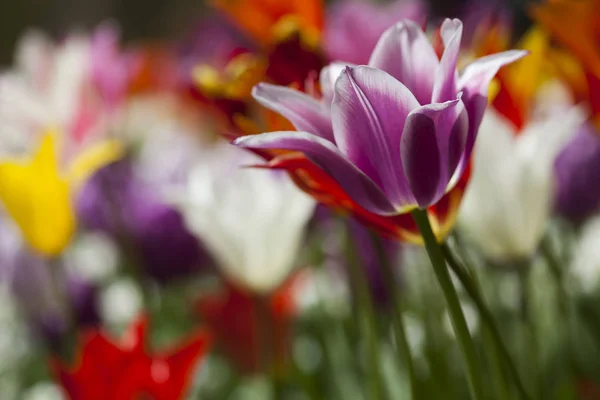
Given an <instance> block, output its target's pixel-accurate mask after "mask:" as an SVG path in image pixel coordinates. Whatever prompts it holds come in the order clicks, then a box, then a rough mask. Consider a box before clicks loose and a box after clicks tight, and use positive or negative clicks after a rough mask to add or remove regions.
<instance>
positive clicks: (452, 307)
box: [411, 209, 484, 400]
mask: <svg viewBox="0 0 600 400" xmlns="http://www.w3.org/2000/svg"><path fill="white" fill-rule="evenodd" d="M411 214H412V216H413V219H414V220H415V223H416V224H417V227H418V228H419V231H420V232H421V235H422V236H423V241H424V242H425V249H426V250H427V254H428V255H429V259H430V260H431V264H432V266H433V270H434V272H435V275H436V277H437V280H438V283H439V284H440V287H441V289H442V292H443V294H444V298H445V299H446V304H447V306H448V311H449V313H450V319H451V321H452V326H453V327H454V333H455V335H456V339H457V341H458V345H459V347H460V350H461V352H462V355H463V358H464V361H465V364H466V367H467V368H466V371H467V379H468V382H469V389H470V392H471V396H472V397H473V398H474V399H475V400H483V399H484V394H483V393H484V391H483V386H482V383H483V381H482V379H481V375H480V372H481V370H480V368H479V365H478V362H477V352H476V351H475V345H474V343H473V339H472V338H471V334H470V333H469V328H468V326H467V322H466V320H465V316H464V314H463V311H462V308H461V305H460V301H459V299H458V294H457V293H456V289H455V288H454V284H453V283H452V280H451V279H450V273H449V272H448V268H447V267H446V262H445V260H444V255H443V253H442V249H441V247H440V245H439V244H438V242H437V239H436V237H435V235H434V234H433V231H432V229H431V225H430V224H429V218H428V216H427V211H425V210H420V209H416V210H413V211H412V212H411Z"/></svg>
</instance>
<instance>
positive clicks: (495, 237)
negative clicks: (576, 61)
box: [459, 108, 584, 262]
mask: <svg viewBox="0 0 600 400" xmlns="http://www.w3.org/2000/svg"><path fill="white" fill-rule="evenodd" d="M583 120H584V115H583V113H582V112H581V110H580V109H578V108H571V109H567V110H565V111H563V112H559V113H556V114H555V115H553V116H551V117H549V118H547V119H542V120H539V121H531V122H529V123H528V124H527V125H526V126H525V127H524V129H523V131H521V132H520V133H519V134H517V132H516V131H515V128H514V126H513V125H512V124H511V123H510V122H508V121H507V120H506V119H504V118H502V117H501V116H499V115H498V114H497V113H495V111H493V110H489V111H488V113H487V114H486V117H485V118H484V120H483V123H482V125H481V129H480V138H479V141H478V143H477V146H476V148H475V154H474V157H473V158H474V159H473V173H472V176H471V182H470V185H469V187H468V188H467V192H466V194H465V198H464V199H463V204H462V207H461V211H460V214H459V225H460V226H461V227H462V228H463V229H464V230H465V232H466V233H467V235H468V236H469V237H470V238H471V239H472V240H473V241H474V242H475V243H476V244H477V245H478V247H479V248H480V249H481V251H482V252H483V253H484V255H485V256H486V257H487V258H488V259H490V260H491V261H495V262H510V261H518V260H521V259H524V258H528V257H530V256H531V255H532V254H533V253H534V252H535V250H536V249H537V246H538V244H539V241H540V240H541V238H542V235H543V233H544V228H545V226H546V222H547V221H548V218H549V217H550V212H551V209H552V200H551V199H552V192H553V179H552V166H553V163H554V159H555V157H556V155H557V154H558V152H559V151H560V150H561V148H562V147H563V146H564V145H565V143H566V142H567V140H568V139H569V137H570V136H571V135H572V134H573V132H574V131H575V130H576V128H577V127H578V126H579V125H580V124H581V123H582V122H583Z"/></svg>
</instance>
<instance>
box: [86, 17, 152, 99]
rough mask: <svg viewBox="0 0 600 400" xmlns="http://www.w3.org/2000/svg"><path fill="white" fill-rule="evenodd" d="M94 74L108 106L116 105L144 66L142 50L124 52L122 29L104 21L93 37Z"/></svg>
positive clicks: (91, 44)
mask: <svg viewBox="0 0 600 400" xmlns="http://www.w3.org/2000/svg"><path fill="white" fill-rule="evenodd" d="M90 51H91V74H92V82H93V83H94V84H95V86H96V88H97V90H98V92H99V94H100V97H101V98H102V100H103V101H104V102H106V103H107V106H108V107H109V108H114V107H117V106H118V105H119V104H120V103H122V102H123V100H124V99H125V97H126V96H127V92H128V90H129V87H130V85H131V84H132V82H133V81H134V78H135V76H136V75H137V74H138V73H139V72H140V70H141V67H142V61H143V59H142V54H141V53H140V52H123V53H122V52H121V49H120V48H119V31H118V28H117V27H116V26H114V25H112V24H109V23H105V24H103V25H100V26H99V27H98V28H96V31H95V32H94V34H93V35H92V37H91V43H90Z"/></svg>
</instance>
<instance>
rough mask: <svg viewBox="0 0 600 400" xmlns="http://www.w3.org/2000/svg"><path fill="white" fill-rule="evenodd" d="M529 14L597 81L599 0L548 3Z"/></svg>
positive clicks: (599, 36) (555, 0) (598, 71)
mask: <svg viewBox="0 0 600 400" xmlns="http://www.w3.org/2000/svg"><path fill="white" fill-rule="evenodd" d="M532 14H533V16H534V18H535V19H536V20H537V21H538V22H539V23H540V24H541V25H542V26H543V27H544V28H546V29H548V30H549V31H550V32H551V33H552V35H554V36H555V37H556V39H558V40H559V41H560V42H561V43H562V44H563V45H564V46H565V47H567V48H568V49H569V50H570V51H571V52H573V54H575V55H576V56H577V57H578V58H579V59H580V60H581V61H582V62H583V64H584V66H585V68H586V69H587V70H589V71H590V72H591V73H592V74H594V75H595V76H596V77H598V78H600V0H578V1H572V0H552V1H549V2H548V3H546V4H544V5H540V6H534V7H532Z"/></svg>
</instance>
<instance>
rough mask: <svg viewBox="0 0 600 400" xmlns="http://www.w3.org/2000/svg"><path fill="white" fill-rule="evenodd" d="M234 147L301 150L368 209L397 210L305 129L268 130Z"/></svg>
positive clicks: (331, 147)
mask: <svg viewBox="0 0 600 400" xmlns="http://www.w3.org/2000/svg"><path fill="white" fill-rule="evenodd" d="M234 144H235V145H236V146H240V147H245V148H250V149H280V150H292V151H299V152H302V153H304V154H305V155H306V157H308V158H309V159H310V160H311V161H312V162H314V163H315V164H316V165H317V166H319V167H320V168H322V169H323V170H324V171H325V172H327V173H328V174H329V175H330V176H331V177H332V178H334V179H335V180H336V181H337V182H338V183H339V184H340V186H341V187H342V188H343V189H344V191H345V192H346V193H347V194H348V195H349V196H350V197H351V198H352V199H353V200H354V201H356V202H357V203H358V204H360V205H361V206H362V207H364V208H366V209H367V210H369V211H371V212H373V213H376V214H381V215H392V214H395V213H396V210H395V209H394V207H393V206H392V204H391V203H390V202H389V200H388V199H387V197H386V195H385V194H384V193H383V191H382V190H381V189H380V188H379V187H378V186H377V185H376V184H375V183H374V182H373V181H372V180H371V179H370V178H369V177H368V176H366V175H365V174H364V173H363V172H362V171H361V170H360V169H358V168H357V167H356V166H354V165H353V164H352V163H350V162H349V161H348V160H347V159H346V158H345V157H344V156H343V155H342V154H341V153H340V151H339V149H338V148H337V147H335V145H333V143H331V142H330V141H328V140H326V139H323V138H321V137H319V136H316V135H312V134H310V133H308V132H294V131H291V132H289V131H288V132H268V133H263V134H261V135H250V136H244V137H241V138H238V139H237V140H236V141H235V142H234Z"/></svg>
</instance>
